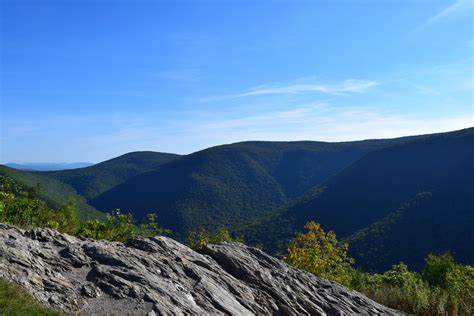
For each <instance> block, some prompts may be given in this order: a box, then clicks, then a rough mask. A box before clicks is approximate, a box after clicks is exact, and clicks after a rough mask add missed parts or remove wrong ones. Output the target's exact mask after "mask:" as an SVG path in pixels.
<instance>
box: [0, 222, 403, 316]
mask: <svg viewBox="0 0 474 316" xmlns="http://www.w3.org/2000/svg"><path fill="white" fill-rule="evenodd" d="M0 277H2V278H5V279H7V280H9V281H11V282H14V283H16V284H19V285H20V286H22V287H24V288H26V289H27V290H28V291H29V292H31V294H32V295H33V296H34V297H36V298H37V299H38V300H39V301H40V302H42V303H44V304H46V305H49V306H51V307H53V308H57V309H60V310H62V311H65V312H77V311H80V313H81V315H90V314H93V315H100V314H114V315H122V314H133V315H147V314H148V315H186V314H192V315H220V314H226V315H228V314H231V315H254V314H258V315H298V314H303V315H308V314H310V315H325V314H327V315H346V314H385V315H396V314H399V313H398V312H397V311H394V310H392V309H389V308H387V307H385V306H382V305H380V304H377V303H375V302H373V301H372V300H370V299H368V298H367V297H365V296H363V295H361V294H359V293H357V292H354V291H351V290H348V289H347V288H345V287H343V286H341V285H338V284H336V283H333V282H329V281H325V280H322V279H319V278H317V277H315V276H314V275H311V274H309V273H306V272H304V271H300V270H296V269H293V268H291V267H289V266H288V265H286V264H285V263H283V262H282V261H280V260H278V259H275V258H273V257H270V256H268V255H267V254H265V253H264V252H262V251H260V250H258V249H256V248H251V247H248V246H245V245H242V244H237V243H222V244H219V245H208V246H206V247H205V248H204V249H203V254H200V253H197V252H195V251H193V250H192V249H190V248H188V247H186V246H184V245H182V244H180V243H178V242H176V241H174V240H173V239H170V238H166V237H154V238H132V239H130V240H129V241H128V242H127V243H126V244H122V243H118V242H109V241H97V240H91V239H84V238H76V237H71V236H68V235H65V234H60V233H58V232H55V231H53V230H49V229H32V230H22V229H18V228H16V227H13V226H9V225H3V224H0Z"/></svg>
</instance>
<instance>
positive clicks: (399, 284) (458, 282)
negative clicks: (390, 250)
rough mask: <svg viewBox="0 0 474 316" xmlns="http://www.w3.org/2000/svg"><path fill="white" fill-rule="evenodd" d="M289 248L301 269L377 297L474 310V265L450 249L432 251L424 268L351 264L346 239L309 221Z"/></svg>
mask: <svg viewBox="0 0 474 316" xmlns="http://www.w3.org/2000/svg"><path fill="white" fill-rule="evenodd" d="M305 228H306V230H307V231H308V232H307V233H306V234H302V233H299V234H297V236H296V238H295V239H294V240H293V241H292V242H291V245H290V247H289V248H288V255H287V256H286V257H285V260H286V261H287V262H288V263H289V264H291V265H293V266H295V267H297V268H300V269H304V270H307V271H309V272H311V273H313V274H315V275H317V276H320V277H323V278H327V279H329V280H333V281H336V282H339V283H342V284H344V285H346V286H349V287H351V288H353V289H355V290H357V291H360V292H362V293H364V294H366V295H367V296H368V297H370V298H372V299H373V300H375V301H377V302H379V303H381V304H383V305H386V306H389V307H392V308H394V309H398V310H401V311H404V312H406V313H410V314H416V315H440V316H441V315H450V316H451V315H452V316H454V315H472V314H473V306H474V267H472V266H469V265H461V264H457V263H456V262H455V261H454V259H453V257H452V256H451V255H450V254H449V253H445V254H442V255H439V256H436V255H432V254H430V255H428V256H427V257H426V259H425V260H426V264H425V268H424V269H423V271H422V272H421V273H417V272H412V271H409V270H408V267H407V266H406V265H405V264H403V263H399V264H397V265H394V266H393V267H392V269H391V270H388V271H386V272H385V273H383V274H369V273H365V272H362V271H359V270H355V269H354V268H352V266H351V265H352V263H353V260H352V259H350V258H349V257H348V256H347V250H348V246H347V244H340V243H338V242H337V239H336V235H335V234H334V233H333V232H329V233H325V232H324V231H323V229H322V228H321V227H320V225H319V224H317V223H315V222H308V223H307V224H306V225H305Z"/></svg>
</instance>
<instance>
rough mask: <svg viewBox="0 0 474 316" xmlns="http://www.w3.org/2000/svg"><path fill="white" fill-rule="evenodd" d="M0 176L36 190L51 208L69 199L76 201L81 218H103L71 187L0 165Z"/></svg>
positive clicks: (28, 172) (35, 174) (42, 176)
mask: <svg viewBox="0 0 474 316" xmlns="http://www.w3.org/2000/svg"><path fill="white" fill-rule="evenodd" d="M0 175H7V176H9V177H11V178H13V179H14V180H15V181H17V182H18V183H20V184H21V185H23V186H25V187H29V188H37V189H38V193H39V195H40V197H41V198H42V199H43V200H45V201H46V202H47V203H48V204H49V205H51V206H52V207H55V208H57V207H60V206H62V205H63V204H65V203H66V202H67V201H68V199H69V198H70V197H72V198H74V199H75V200H76V206H77V210H78V212H79V215H80V217H82V218H103V217H104V216H105V215H104V214H103V213H101V212H99V211H98V210H96V209H95V208H94V207H93V206H91V205H89V204H87V202H86V200H85V199H84V197H82V196H80V195H78V194H77V193H76V190H74V188H72V187H71V186H69V185H67V184H65V183H63V182H61V181H58V180H56V179H53V178H50V177H48V176H46V175H43V174H38V173H34V172H30V171H22V170H17V169H12V168H8V167H6V166H2V165H0Z"/></svg>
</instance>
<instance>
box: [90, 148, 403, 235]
mask: <svg viewBox="0 0 474 316" xmlns="http://www.w3.org/2000/svg"><path fill="white" fill-rule="evenodd" d="M404 141H407V139H395V140H371V141H360V142H344V143H325V142H244V143H236V144H231V145H224V146H218V147H212V148H209V149H206V150H203V151H200V152H197V153H194V154H190V155H187V156H183V157H181V158H180V159H177V160H174V161H171V162H169V163H167V164H164V165H162V166H161V167H160V168H159V169H158V170H155V171H152V172H148V173H144V174H141V175H138V176H135V177H133V178H131V179H130V180H128V181H126V182H124V183H123V184H121V185H118V186H116V187H114V188H112V189H110V190H109V191H107V192H104V193H103V194H101V195H99V196H97V197H96V198H95V199H93V200H91V201H90V202H91V204H92V205H94V206H95V207H97V208H98V209H100V210H102V211H110V210H113V209H115V208H121V209H123V210H126V211H131V212H133V213H134V214H135V215H136V216H137V218H141V217H142V216H143V215H144V214H146V213H148V212H157V213H158V215H159V218H160V222H161V223H163V225H164V226H166V227H169V228H171V229H172V230H173V231H175V232H178V233H185V232H187V231H189V230H192V229H196V228H199V227H205V228H207V229H211V230H213V229H216V228H218V227H219V226H220V225H226V226H228V227H229V228H231V229H232V227H235V226H236V225H238V224H240V223H242V222H243V221H245V220H248V219H252V218H255V217H258V216H260V215H262V214H266V213H268V212H270V211H271V210H274V209H275V208H278V207H281V206H282V205H285V204H286V203H287V202H288V201H289V200H290V199H291V198H294V197H296V196H299V195H301V194H302V193H304V192H305V191H306V190H308V189H309V188H311V187H313V186H315V185H317V184H319V183H321V182H322V181H324V180H326V179H327V178H328V177H330V176H332V175H334V174H336V173H338V172H340V171H341V170H342V169H344V168H346V167H347V166H349V165H350V164H351V163H353V162H354V161H356V160H357V159H359V158H360V157H362V156H364V155H365V154H366V153H368V152H370V151H372V150H375V149H378V148H383V147H385V146H388V145H390V144H394V143H400V142H404Z"/></svg>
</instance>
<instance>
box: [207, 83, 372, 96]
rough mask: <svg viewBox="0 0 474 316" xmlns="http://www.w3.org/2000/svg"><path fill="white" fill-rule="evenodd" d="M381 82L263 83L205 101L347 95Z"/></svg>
mask: <svg viewBox="0 0 474 316" xmlns="http://www.w3.org/2000/svg"><path fill="white" fill-rule="evenodd" d="M378 84H379V83H378V82H377V81H371V80H360V79H347V80H344V81H342V82H340V83H338V84H333V85H331V84H319V83H297V84H286V85H261V86H258V87H254V88H251V89H248V90H247V91H244V92H242V93H236V94H227V95H221V96H214V97H207V98H204V99H203V101H219V100H224V99H232V98H242V97H251V96H259V95H276V94H308V93H320V94H329V95H347V94H353V93H363V92H366V91H367V90H369V89H371V88H373V87H375V86H376V85H378Z"/></svg>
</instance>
